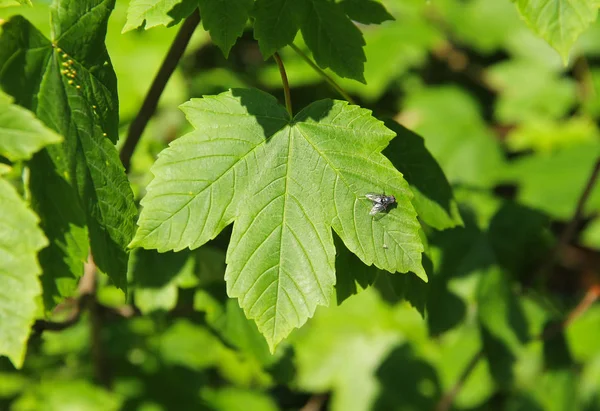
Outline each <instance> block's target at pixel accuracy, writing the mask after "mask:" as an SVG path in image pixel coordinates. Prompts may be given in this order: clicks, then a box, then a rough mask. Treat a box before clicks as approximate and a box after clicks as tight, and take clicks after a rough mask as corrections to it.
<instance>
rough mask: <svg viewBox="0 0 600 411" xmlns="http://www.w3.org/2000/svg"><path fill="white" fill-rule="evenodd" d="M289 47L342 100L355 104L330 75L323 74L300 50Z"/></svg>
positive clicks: (291, 45)
mask: <svg viewBox="0 0 600 411" xmlns="http://www.w3.org/2000/svg"><path fill="white" fill-rule="evenodd" d="M290 47H291V48H292V50H294V51H295V52H296V53H297V54H298V55H299V56H300V57H302V58H303V59H304V61H306V63H307V64H308V65H309V66H311V67H312V68H313V69H314V70H315V71H316V72H317V73H319V74H320V75H321V77H323V78H324V79H325V81H326V82H327V83H329V85H330V86H331V87H333V88H334V89H335V91H337V92H338V93H340V95H341V96H342V97H343V98H344V100H346V101H347V102H348V103H350V104H356V102H355V101H354V99H353V98H352V97H350V95H349V94H348V93H346V92H345V91H344V89H343V88H341V87H340V85H339V84H338V83H336V82H335V80H334V79H333V78H331V76H330V75H328V74H327V73H325V72H324V71H323V70H322V69H321V67H319V66H317V65H316V64H315V63H313V61H312V60H311V59H310V58H308V56H307V55H306V54H304V52H303V51H302V50H300V49H299V48H298V47H297V46H296V45H295V44H294V43H291V44H290Z"/></svg>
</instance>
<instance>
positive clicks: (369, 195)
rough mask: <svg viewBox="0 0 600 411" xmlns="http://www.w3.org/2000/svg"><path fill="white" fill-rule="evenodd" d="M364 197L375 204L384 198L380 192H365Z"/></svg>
mask: <svg viewBox="0 0 600 411" xmlns="http://www.w3.org/2000/svg"><path fill="white" fill-rule="evenodd" d="M365 197H367V198H368V199H369V200H371V201H372V202H374V203H376V204H381V203H382V202H383V198H384V196H382V195H381V194H377V193H367V194H365Z"/></svg>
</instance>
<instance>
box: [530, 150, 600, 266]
mask: <svg viewBox="0 0 600 411" xmlns="http://www.w3.org/2000/svg"><path fill="white" fill-rule="evenodd" d="M599 175H600V157H599V158H598V159H597V160H596V164H595V165H594V168H593V169H592V172H591V174H590V176H589V178H588V180H587V183H586V184H585V187H584V189H583V191H582V192H581V195H580V196H579V200H578V201H577V207H576V208H575V212H574V213H573V217H571V220H570V221H569V222H568V223H567V225H566V227H565V228H564V230H563V231H562V233H561V235H560V237H559V239H558V242H557V243H556V245H555V246H554V247H553V248H552V250H551V251H550V253H549V255H548V258H547V259H546V264H544V265H543V266H542V268H541V269H540V270H539V274H540V275H543V274H545V273H547V272H549V271H550V269H551V268H552V267H553V266H554V263H556V260H557V258H558V257H559V256H560V255H561V254H562V252H563V250H564V248H565V247H566V246H567V244H568V243H569V241H571V239H572V238H573V235H574V234H575V230H576V229H577V224H579V221H580V220H581V217H582V216H583V211H584V208H585V203H586V202H587V200H588V198H589V197H590V195H591V194H592V190H593V188H594V186H595V185H596V181H597V180H598V176H599Z"/></svg>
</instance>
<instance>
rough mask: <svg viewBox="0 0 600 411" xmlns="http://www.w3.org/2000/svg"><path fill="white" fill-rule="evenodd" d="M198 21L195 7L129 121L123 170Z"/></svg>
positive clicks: (124, 148)
mask: <svg viewBox="0 0 600 411" xmlns="http://www.w3.org/2000/svg"><path fill="white" fill-rule="evenodd" d="M199 23H200V12H199V11H198V9H196V10H195V11H194V12H193V13H192V14H191V15H190V16H188V18H186V19H185V21H184V22H183V24H182V25H181V28H180V29H179V32H178V33H177V36H176V37H175V39H174V40H173V43H172V44H171V47H170V48H169V51H168V52H167V55H166V56H165V59H164V60H163V62H162V65H161V66H160V69H159V70H158V73H157V74H156V77H155V78H154V81H153V82H152V85H151V86H150V90H148V94H146V98H145V99H144V102H143V103H142V107H141V108H140V111H139V112H138V113H137V115H136V117H135V119H134V120H133V121H132V122H131V124H130V126H129V131H128V133H127V138H126V139H125V144H123V148H122V149H121V153H120V157H121V162H122V163H123V166H124V167H125V171H129V167H130V165H131V157H132V156H133V152H134V151H135V147H136V146H137V144H138V142H139V141H140V138H141V137H142V133H143V132H144V129H145V128H146V125H147V124H148V121H150V118H151V117H152V115H153V114H154V112H155V111H156V107H157V106H158V100H159V99H160V96H161V95H162V92H163V91H164V89H165V87H166V85H167V83H168V81H169V79H170V78H171V75H172V74H173V72H174V71H175V68H176V67H177V63H179V60H180V59H181V56H183V52H184V51H185V48H186V47H187V45H188V43H189V42H190V39H191V38H192V34H194V30H195V29H196V27H197V26H198V24H199Z"/></svg>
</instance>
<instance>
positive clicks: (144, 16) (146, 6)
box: [122, 0, 198, 33]
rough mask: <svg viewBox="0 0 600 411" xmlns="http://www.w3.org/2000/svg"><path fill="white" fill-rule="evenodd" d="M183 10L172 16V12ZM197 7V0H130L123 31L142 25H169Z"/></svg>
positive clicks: (146, 27) (145, 27)
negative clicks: (183, 11)
mask: <svg viewBox="0 0 600 411" xmlns="http://www.w3.org/2000/svg"><path fill="white" fill-rule="evenodd" d="M175 7H178V8H177V10H180V11H181V10H185V13H182V14H179V15H177V16H173V15H172V12H173V10H174V9H175ZM196 7H198V1H197V0H150V1H148V0H132V1H131V3H129V8H128V10H127V23H125V26H124V27H123V31H122V32H123V33H125V32H127V31H130V30H133V29H137V28H138V27H141V26H143V27H144V29H146V30H147V29H150V28H152V27H156V26H160V25H163V26H171V25H173V24H177V23H178V22H179V21H180V20H181V19H183V18H185V17H187V15H188V14H189V13H191V12H192V11H193V10H194V8H196Z"/></svg>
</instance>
